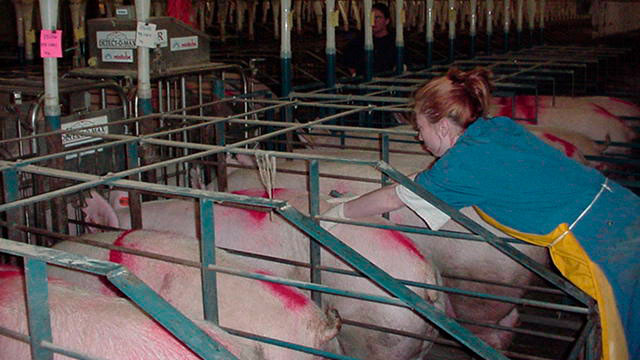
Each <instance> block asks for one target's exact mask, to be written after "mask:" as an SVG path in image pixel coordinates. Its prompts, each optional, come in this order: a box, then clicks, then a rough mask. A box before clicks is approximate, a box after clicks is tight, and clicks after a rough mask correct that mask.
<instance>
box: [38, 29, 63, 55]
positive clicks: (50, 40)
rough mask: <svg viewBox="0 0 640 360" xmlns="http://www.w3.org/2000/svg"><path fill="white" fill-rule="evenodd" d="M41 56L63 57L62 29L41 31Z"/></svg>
mask: <svg viewBox="0 0 640 360" xmlns="http://www.w3.org/2000/svg"><path fill="white" fill-rule="evenodd" d="M40 57H43V58H60V57H62V30H54V31H51V30H44V29H43V30H42V31H40Z"/></svg>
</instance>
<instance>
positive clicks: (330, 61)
mask: <svg viewBox="0 0 640 360" xmlns="http://www.w3.org/2000/svg"><path fill="white" fill-rule="evenodd" d="M335 3H336V1H335V0H326V5H327V6H326V7H327V17H326V22H325V23H326V28H327V44H326V50H325V53H326V55H327V87H328V88H333V87H335V86H336V26H337V25H338V12H337V11H335Z"/></svg>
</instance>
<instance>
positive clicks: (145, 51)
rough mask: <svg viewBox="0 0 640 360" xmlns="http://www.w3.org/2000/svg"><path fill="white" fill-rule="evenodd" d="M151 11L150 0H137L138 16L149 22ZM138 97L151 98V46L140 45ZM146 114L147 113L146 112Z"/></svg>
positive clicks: (138, 18)
mask: <svg viewBox="0 0 640 360" xmlns="http://www.w3.org/2000/svg"><path fill="white" fill-rule="evenodd" d="M150 12H151V2H150V1H149V0H136V18H137V20H138V21H141V22H144V23H145V24H146V23H147V20H148V19H149V13H150ZM137 55H138V98H139V99H151V80H150V79H151V77H150V73H149V71H150V70H149V48H146V47H143V46H138V49H137ZM145 115H146V114H145Z"/></svg>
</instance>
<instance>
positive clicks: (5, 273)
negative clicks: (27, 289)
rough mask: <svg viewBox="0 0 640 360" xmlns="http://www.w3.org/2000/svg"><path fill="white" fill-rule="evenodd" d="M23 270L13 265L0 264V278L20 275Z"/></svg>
mask: <svg viewBox="0 0 640 360" xmlns="http://www.w3.org/2000/svg"><path fill="white" fill-rule="evenodd" d="M22 275H23V272H22V269H21V268H17V267H15V266H11V265H6V266H0V279H8V278H11V277H14V276H22Z"/></svg>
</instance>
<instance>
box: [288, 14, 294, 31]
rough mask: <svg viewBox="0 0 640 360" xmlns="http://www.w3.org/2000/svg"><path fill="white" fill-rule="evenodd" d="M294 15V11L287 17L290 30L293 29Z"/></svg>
mask: <svg viewBox="0 0 640 360" xmlns="http://www.w3.org/2000/svg"><path fill="white" fill-rule="evenodd" d="M293 13H294V11H293V10H291V11H290V12H289V15H288V16H287V27H288V28H289V29H293Z"/></svg>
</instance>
